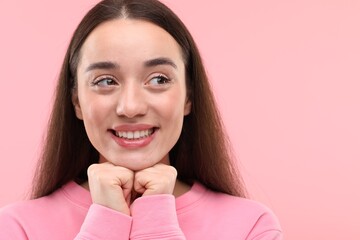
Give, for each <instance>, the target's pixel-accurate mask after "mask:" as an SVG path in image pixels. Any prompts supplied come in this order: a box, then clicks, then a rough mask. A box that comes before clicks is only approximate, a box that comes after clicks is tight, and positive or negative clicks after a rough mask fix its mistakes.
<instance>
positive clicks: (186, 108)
mask: <svg viewBox="0 0 360 240" xmlns="http://www.w3.org/2000/svg"><path fill="white" fill-rule="evenodd" d="M190 112H191V101H190V100H189V99H188V98H186V103H185V106H184V116H186V115H189V113H190Z"/></svg>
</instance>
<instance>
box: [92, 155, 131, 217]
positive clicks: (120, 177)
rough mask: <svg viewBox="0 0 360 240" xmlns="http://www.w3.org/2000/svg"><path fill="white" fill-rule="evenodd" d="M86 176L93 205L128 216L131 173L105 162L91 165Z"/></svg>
mask: <svg viewBox="0 0 360 240" xmlns="http://www.w3.org/2000/svg"><path fill="white" fill-rule="evenodd" d="M87 174H88V181H89V189H90V193H91V198H92V201H93V203H96V204H100V205H102V206H105V207H108V208H111V209H114V210H116V211H119V212H122V213H124V214H127V215H130V210H129V206H130V201H131V191H132V189H133V184H134V172H133V171H131V170H129V169H127V168H123V167H120V166H115V165H113V164H111V163H108V162H107V163H101V164H92V165H91V166H90V167H89V168H88V172H87Z"/></svg>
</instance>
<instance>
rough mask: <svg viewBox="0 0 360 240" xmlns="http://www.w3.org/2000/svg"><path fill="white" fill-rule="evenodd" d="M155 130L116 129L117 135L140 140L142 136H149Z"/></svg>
mask: <svg viewBox="0 0 360 240" xmlns="http://www.w3.org/2000/svg"><path fill="white" fill-rule="evenodd" d="M154 131H155V129H154V128H150V129H147V130H141V131H119V132H117V131H114V134H115V136H117V137H119V138H123V139H126V140H139V139H142V138H146V137H149V136H150V135H151V134H153V133H154Z"/></svg>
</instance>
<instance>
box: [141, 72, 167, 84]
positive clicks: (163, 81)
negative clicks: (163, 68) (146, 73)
mask: <svg viewBox="0 0 360 240" xmlns="http://www.w3.org/2000/svg"><path fill="white" fill-rule="evenodd" d="M170 82H171V79H169V78H168V77H166V76H164V75H161V74H160V75H158V76H156V77H153V78H152V79H150V81H149V82H148V83H147V84H149V85H164V84H167V83H170Z"/></svg>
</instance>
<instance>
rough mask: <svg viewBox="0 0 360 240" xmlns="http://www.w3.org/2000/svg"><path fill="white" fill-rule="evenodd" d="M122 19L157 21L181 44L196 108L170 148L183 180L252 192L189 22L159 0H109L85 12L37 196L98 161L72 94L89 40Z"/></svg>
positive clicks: (82, 175) (62, 78)
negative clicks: (101, 26) (236, 158)
mask: <svg viewBox="0 0 360 240" xmlns="http://www.w3.org/2000/svg"><path fill="white" fill-rule="evenodd" d="M117 18H129V19H139V20H144V21H148V22H151V23H153V24H156V25H158V26H159V27H161V28H163V29H164V30H166V31H167V32H168V33H169V34H170V35H171V36H172V37H173V38H174V39H175V40H176V41H177V42H178V44H179V45H180V46H181V49H182V53H183V58H184V63H185V68H186V84H187V93H188V97H189V100H190V101H191V104H192V108H191V113H190V114H189V115H187V116H186V117H185V118H184V125H183V129H182V133H181V135H180V138H179V140H178V142H177V143H176V144H175V146H174V147H173V149H171V151H170V162H171V164H172V165H173V166H174V167H175V168H176V169H177V171H178V179H180V180H182V181H183V182H186V183H188V184H192V183H193V182H194V181H198V182H200V183H202V184H203V185H205V186H206V187H207V188H209V189H212V190H214V191H219V192H224V193H228V194H231V195H235V196H241V197H246V191H245V187H244V185H243V182H242V179H241V177H240V174H239V173H238V168H237V165H236V162H235V161H234V158H233V156H232V154H231V151H230V149H231V148H230V144H229V141H228V137H227V135H226V133H225V131H224V126H223V123H222V120H221V118H220V114H219V111H218V109H217V107H216V103H215V100H214V96H213V93H212V91H211V87H210V84H209V81H208V78H207V76H206V72H205V69H204V66H203V63H202V60H201V57H200V54H199V50H198V48H197V46H196V44H195V42H194V40H193V38H192V36H191V35H190V33H189V31H188V30H187V28H186V27H185V25H184V24H183V23H182V21H181V20H180V19H179V18H178V17H177V16H176V15H175V14H174V13H173V12H172V11H171V10H170V9H169V8H168V7H166V6H165V5H164V4H162V3H160V2H159V1H157V0H104V1H101V2H100V3H98V4H97V5H96V6H95V7H93V8H92V9H91V10H90V11H89V12H88V13H87V14H86V15H85V17H84V18H83V20H82V21H81V22H80V24H79V26H78V27H77V29H76V30H75V32H74V34H73V37H72V39H71V42H70V45H69V47H68V50H67V52H66V55H65V59H64V62H63V65H62V68H61V72H60V75H59V79H58V85H57V88H56V92H55V101H54V105H53V110H52V114H51V116H50V120H49V125H48V129H47V135H46V139H45V142H44V148H43V152H42V155H41V157H40V159H39V163H38V169H37V171H36V174H35V177H34V186H33V198H39V197H42V196H46V195H48V194H50V193H52V192H53V191H55V190H56V189H58V188H60V187H61V186H62V185H64V184H66V183H67V182H69V181H71V180H76V181H77V182H78V183H82V182H85V181H86V180H87V175H86V171H87V168H88V167H89V166H90V165H91V164H92V163H96V162H98V158H99V153H98V152H97V151H96V150H95V148H94V147H93V146H92V145H91V143H90V141H89V139H88V137H87V135H86V131H85V128H84V124H83V122H82V121H81V120H79V119H78V118H77V117H76V115H75V112H74V108H73V104H72V101H71V98H72V92H73V91H74V89H76V72H77V66H78V62H79V58H80V50H81V47H82V45H83V43H84V41H85V39H86V38H87V36H88V35H89V34H90V32H91V31H92V30H93V29H94V28H96V27H97V26H98V25H99V24H101V23H103V22H105V21H109V20H113V19H117Z"/></svg>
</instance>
